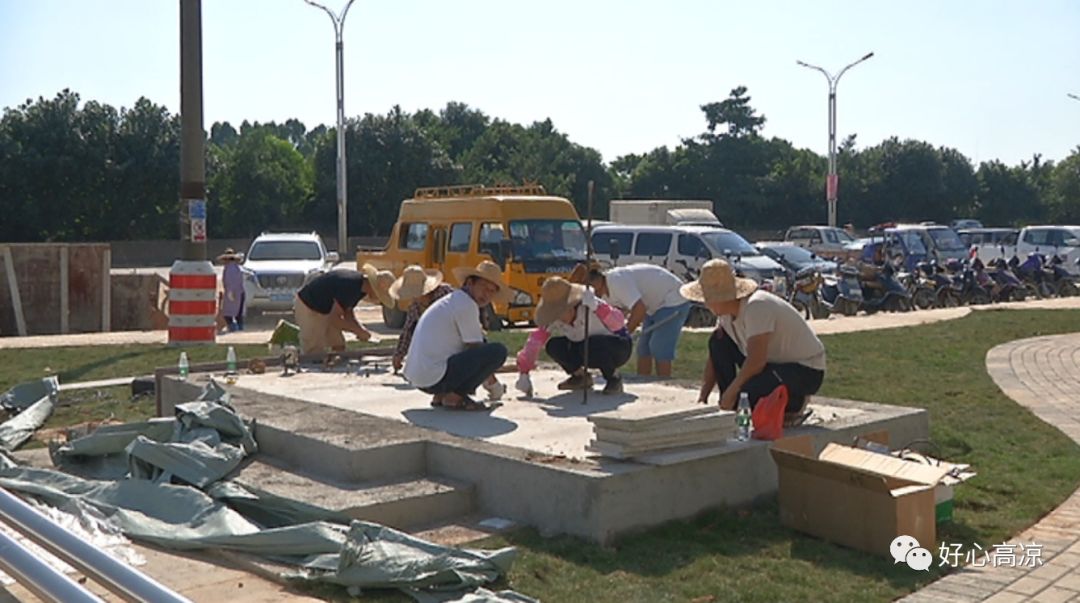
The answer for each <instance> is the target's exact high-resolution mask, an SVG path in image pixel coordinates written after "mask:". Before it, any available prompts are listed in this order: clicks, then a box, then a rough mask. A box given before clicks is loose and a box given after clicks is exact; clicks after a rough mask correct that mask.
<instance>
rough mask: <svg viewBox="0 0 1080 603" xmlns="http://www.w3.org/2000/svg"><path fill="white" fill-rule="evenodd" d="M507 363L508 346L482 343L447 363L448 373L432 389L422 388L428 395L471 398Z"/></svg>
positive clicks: (458, 354)
mask: <svg viewBox="0 0 1080 603" xmlns="http://www.w3.org/2000/svg"><path fill="white" fill-rule="evenodd" d="M504 362H506V346H504V345H503V344H501V343H482V344H480V345H478V346H476V347H475V348H468V349H466V350H465V351H464V352H458V353H457V354H454V355H453V356H451V357H450V358H449V359H447V361H446V373H444V374H443V378H442V379H440V380H439V382H438V383H436V384H435V385H432V386H431V387H421V388H420V391H422V392H424V393H428V394H448V393H451V392H453V393H455V394H457V395H459V396H464V397H469V396H472V395H473V393H475V392H476V388H477V387H479V385H480V384H481V383H483V382H484V380H486V379H487V378H488V377H490V376H492V375H494V374H495V371H497V370H498V369H499V368H500V367H502V365H503V363H504Z"/></svg>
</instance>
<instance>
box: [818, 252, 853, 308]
mask: <svg viewBox="0 0 1080 603" xmlns="http://www.w3.org/2000/svg"><path fill="white" fill-rule="evenodd" d="M821 297H822V299H823V300H824V301H825V304H826V306H827V307H828V309H829V310H830V311H831V312H839V313H840V314H843V315H844V316H855V315H856V314H858V313H859V309H860V308H862V305H863V292H862V285H861V284H860V283H859V269H858V268H856V267H855V266H852V265H851V264H843V265H842V266H840V268H839V269H838V270H837V274H829V275H825V276H824V277H823V279H822V283H821Z"/></svg>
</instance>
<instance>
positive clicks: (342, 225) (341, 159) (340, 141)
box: [304, 0, 354, 258]
mask: <svg viewBox="0 0 1080 603" xmlns="http://www.w3.org/2000/svg"><path fill="white" fill-rule="evenodd" d="M353 1H354V0H349V2H348V4H346V5H345V8H344V9H342V11H341V14H340V15H338V14H335V13H334V11H332V10H330V9H329V8H326V7H325V6H323V5H322V4H319V3H318V2H313V1H312V0H304V2H307V3H308V4H310V5H311V6H314V7H315V8H321V9H322V10H323V11H325V12H326V14H327V15H328V16H329V17H330V22H331V23H332V24H333V25H334V66H335V69H336V74H335V81H336V82H337V210H338V244H337V246H338V253H339V254H340V255H341V257H342V258H345V255H346V254H347V253H348V252H349V249H348V244H349V219H348V215H349V212H348V204H349V194H348V187H347V183H348V179H349V174H348V170H347V168H346V165H345V39H344V36H345V17H346V16H348V14H349V8H351V7H352V3H353Z"/></svg>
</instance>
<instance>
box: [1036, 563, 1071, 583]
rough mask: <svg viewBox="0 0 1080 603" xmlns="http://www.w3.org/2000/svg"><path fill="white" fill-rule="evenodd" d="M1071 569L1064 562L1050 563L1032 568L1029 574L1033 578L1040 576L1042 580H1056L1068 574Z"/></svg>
mask: <svg viewBox="0 0 1080 603" xmlns="http://www.w3.org/2000/svg"><path fill="white" fill-rule="evenodd" d="M1069 572H1070V569H1069V568H1067V567H1065V565H1064V564H1060V563H1058V564H1055V563H1048V564H1046V565H1044V566H1042V567H1040V568H1036V569H1034V570H1032V572H1031V573H1030V574H1028V575H1029V576H1031V577H1032V578H1038V579H1040V580H1051V581H1052V580H1056V579H1058V578H1060V577H1062V576H1064V575H1065V574H1068V573H1069Z"/></svg>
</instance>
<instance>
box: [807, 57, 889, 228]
mask: <svg viewBox="0 0 1080 603" xmlns="http://www.w3.org/2000/svg"><path fill="white" fill-rule="evenodd" d="M872 56H874V53H872V52H869V53H867V54H866V56H864V57H863V58H861V59H859V60H858V61H855V62H854V63H851V64H850V65H848V66H847V67H844V68H843V69H841V70H840V73H838V74H836V77H833V76H832V74H830V73H829V72H828V71H825V70H824V69H822V68H821V67H818V66H817V65H811V64H809V63H804V62H802V61H795V64H797V65H799V66H800V67H806V68H808V69H813V70H815V71H820V72H821V74H822V75H824V76H825V79H826V80H827V81H828V83H829V175H828V177H827V179H826V181H825V201H826V202H828V205H829V226H836V193H837V188H838V186H837V185H838V184H839V183H838V181H837V176H836V85H837V84H838V83H840V78H841V77H843V75H844V73H845V72H847V70H848V69H851V68H852V67H854V66H856V65H858V64H859V63H861V62H863V61H865V60H867V59H869V58H870V57H872Z"/></svg>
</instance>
